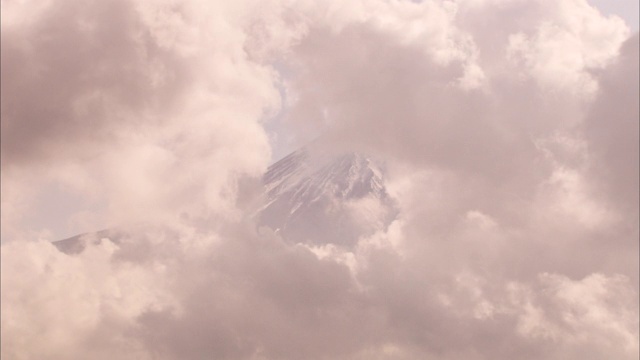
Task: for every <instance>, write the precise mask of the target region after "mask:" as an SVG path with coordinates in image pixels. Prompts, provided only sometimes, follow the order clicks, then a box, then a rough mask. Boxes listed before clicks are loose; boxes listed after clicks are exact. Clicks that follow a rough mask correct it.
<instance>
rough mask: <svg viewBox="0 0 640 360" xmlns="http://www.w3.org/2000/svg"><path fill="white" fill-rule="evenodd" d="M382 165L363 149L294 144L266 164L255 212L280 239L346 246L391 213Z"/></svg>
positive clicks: (382, 224)
mask: <svg viewBox="0 0 640 360" xmlns="http://www.w3.org/2000/svg"><path fill="white" fill-rule="evenodd" d="M383 174H384V172H383V170H382V167H381V166H380V165H379V164H378V162H376V161H375V160H373V159H372V158H370V157H368V156H366V155H365V154H362V153H356V152H343V153H335V152H320V153H318V152H312V151H310V150H308V149H301V150H298V151H296V152H294V153H292V154H290V155H288V156H286V157H285V158H283V159H282V160H280V161H278V162H276V163H275V164H273V165H272V166H271V167H269V169H268V171H267V173H266V174H265V176H264V185H265V192H266V194H265V202H264V205H263V206H262V208H261V209H260V211H259V214H258V221H259V223H260V224H261V225H265V226H269V227H271V228H273V229H274V230H277V231H278V233H279V234H280V235H281V236H282V237H283V238H285V240H290V241H295V242H302V243H314V244H326V243H332V244H339V245H344V246H350V245H353V244H355V243H356V242H357V240H358V238H359V236H362V235H368V234H370V233H372V232H373V231H376V230H379V229H380V228H382V227H386V226H387V225H388V224H389V222H390V221H391V219H392V218H393V216H394V214H395V210H394V209H395V208H394V206H393V204H392V201H391V200H390V198H389V197H388V196H387V193H386V190H385V187H384V175H383Z"/></svg>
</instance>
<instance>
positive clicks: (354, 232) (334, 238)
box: [54, 147, 397, 253]
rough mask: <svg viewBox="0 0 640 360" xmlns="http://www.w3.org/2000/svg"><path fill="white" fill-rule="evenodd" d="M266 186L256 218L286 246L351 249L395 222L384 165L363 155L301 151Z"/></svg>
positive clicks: (71, 246) (75, 245) (116, 233)
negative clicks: (288, 244)
mask: <svg viewBox="0 0 640 360" xmlns="http://www.w3.org/2000/svg"><path fill="white" fill-rule="evenodd" d="M262 182H263V185H264V192H263V193H262V194H261V196H260V197H259V199H258V200H257V205H255V207H254V210H253V212H252V218H253V219H254V221H255V222H256V224H257V225H258V226H259V227H269V228H271V229H272V230H273V231H275V233H277V234H278V235H279V236H281V237H282V238H283V240H285V241H287V242H292V243H304V244H308V245H324V244H334V245H337V246H342V247H347V248H349V247H353V246H355V245H356V244H357V242H358V239H359V238H360V237H363V236H368V235H371V234H373V233H375V232H376V231H379V230H384V229H386V227H387V226H388V225H389V224H390V223H391V221H393V220H394V219H395V217H396V216H397V210H396V207H395V205H394V202H393V200H392V199H391V198H390V197H389V195H388V194H387V192H386V189H385V180H384V169H383V166H382V165H381V162H379V161H376V160H374V159H373V158H371V157H368V156H366V155H364V154H361V153H356V152H342V153H339V152H332V151H316V150H312V149H311V148H310V147H306V148H302V149H300V150H297V151H295V152H293V153H291V154H289V155H287V156H285V157H284V158H283V159H281V160H279V161H277V162H276V163H274V164H273V165H271V166H270V167H269V168H268V170H267V172H266V173H265V175H264V176H263V179H262ZM121 236H123V231H121V230H116V229H108V230H102V231H99V232H96V233H90V234H81V235H77V236H74V237H71V238H68V239H64V240H59V241H56V242H54V245H55V246H56V247H57V248H58V249H59V250H61V251H63V252H65V253H78V252H81V251H82V250H83V249H84V247H85V246H86V243H87V241H94V242H99V241H100V239H101V238H103V237H110V238H111V239H112V240H115V241H117V238H118V237H121Z"/></svg>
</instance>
